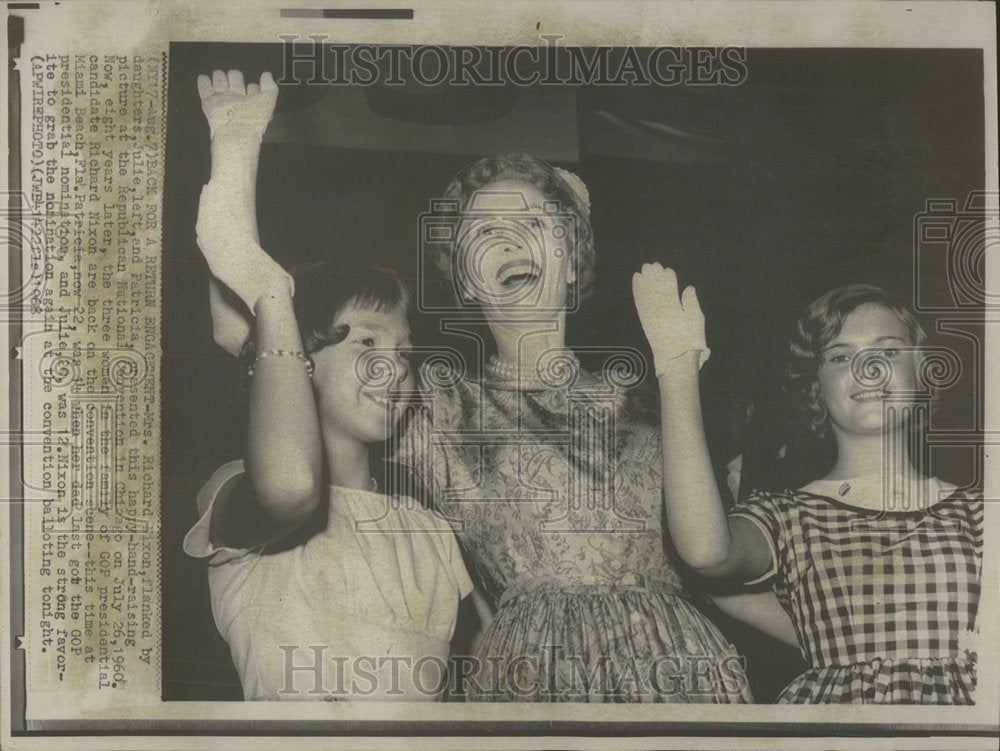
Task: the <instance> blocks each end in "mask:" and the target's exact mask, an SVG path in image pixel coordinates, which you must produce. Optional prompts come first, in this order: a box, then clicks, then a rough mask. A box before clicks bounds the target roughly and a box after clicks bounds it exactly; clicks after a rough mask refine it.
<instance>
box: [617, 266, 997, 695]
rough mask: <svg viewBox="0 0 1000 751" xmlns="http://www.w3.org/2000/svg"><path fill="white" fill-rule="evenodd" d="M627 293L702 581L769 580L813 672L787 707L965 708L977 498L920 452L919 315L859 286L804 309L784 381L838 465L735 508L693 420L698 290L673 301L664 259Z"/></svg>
mask: <svg viewBox="0 0 1000 751" xmlns="http://www.w3.org/2000/svg"><path fill="white" fill-rule="evenodd" d="M633 290H634V294H635V301H636V307H637V309H638V310H639V316H640V319H641V320H642V324H643V328H644V329H645V331H646V334H647V336H648V338H649V340H650V344H651V345H652V347H653V351H654V353H655V355H656V361H657V375H658V376H659V377H660V395H661V399H662V402H663V410H662V421H663V434H664V435H665V436H669V440H666V441H664V452H663V467H664V486H665V493H666V508H667V518H668V522H669V525H670V527H669V528H670V532H671V535H672V537H673V539H674V542H675V544H676V546H677V550H678V552H679V554H680V555H681V557H682V558H683V559H684V560H685V561H686V562H687V563H688V564H689V565H690V566H692V567H693V568H694V569H695V570H697V571H698V572H699V573H700V574H702V575H704V576H709V577H729V578H734V579H738V580H743V581H746V582H751V581H753V580H756V581H765V580H768V579H770V580H771V582H772V587H773V589H774V591H775V593H776V594H777V596H778V599H779V600H780V601H781V603H782V605H783V606H784V607H785V609H786V610H787V611H788V613H789V615H790V616H791V618H792V621H793V623H794V625H795V629H796V632H797V634H798V639H799V645H800V647H801V649H802V654H803V656H804V657H805V659H806V660H807V662H808V663H809V665H810V668H809V669H808V670H807V671H806V672H804V673H803V674H802V675H800V676H799V677H798V678H797V679H795V680H794V681H793V682H792V683H791V684H790V685H789V686H788V687H787V688H786V689H785V690H784V691H783V692H782V694H781V695H780V696H779V698H778V701H779V702H782V703H865V704H875V703H886V704H889V703H897V704H971V703H973V692H974V690H975V687H976V653H975V647H974V644H975V641H974V634H975V631H976V611H977V607H978V601H979V592H980V572H981V566H982V523H983V503H982V497H981V495H979V494H970V493H967V492H963V491H958V490H957V489H956V488H955V487H954V486H951V485H948V484H946V483H944V482H942V481H941V480H938V479H936V478H934V477H928V476H926V475H925V474H924V473H923V471H922V470H923V467H920V466H917V465H916V464H915V463H914V460H913V455H914V452H913V451H912V445H911V444H912V443H913V442H914V441H919V438H920V427H921V425H920V423H922V419H921V418H920V415H921V413H922V412H923V411H924V409H925V405H926V401H927V400H926V399H923V397H924V395H925V394H926V390H925V389H923V388H922V387H921V383H920V375H921V360H922V357H923V355H922V352H921V345H922V344H923V341H924V333H923V330H922V329H921V328H920V326H919V324H918V323H917V321H916V319H915V318H914V316H913V314H912V313H911V312H910V311H909V310H907V309H905V308H903V307H901V306H899V305H897V304H895V303H893V302H892V301H891V300H889V299H888V297H887V296H886V295H885V293H884V292H883V291H882V290H881V289H879V288H878V287H874V286H871V285H861V284H854V285H848V286H846V287H840V288H838V289H835V290H833V291H831V292H828V293H827V294H825V295H823V296H822V297H820V298H819V299H818V300H816V301H815V302H813V303H812V304H811V305H810V306H809V307H808V308H807V309H806V311H805V313H804V314H803V315H802V317H801V318H800V319H799V321H798V324H797V326H796V329H795V333H794V335H793V337H792V340H791V342H790V364H789V369H788V376H789V378H788V388H789V392H790V393H791V394H792V395H793V396H794V397H795V398H797V399H798V400H799V402H800V403H801V404H802V406H803V408H804V409H805V412H806V414H807V415H808V419H809V421H810V424H811V425H812V427H813V429H814V430H815V431H816V432H817V433H820V434H822V433H827V432H828V433H831V434H832V435H833V438H834V440H835V443H836V449H837V457H836V462H835V463H834V465H833V468H832V469H831V470H830V471H829V472H828V473H827V474H826V475H825V476H824V477H822V478H820V479H818V480H815V481H813V482H811V483H809V484H807V485H805V486H804V487H803V488H801V489H799V490H795V491H792V490H787V491H784V492H758V493H755V494H753V495H752V496H751V497H750V498H749V500H748V501H747V502H746V503H744V504H742V505H739V506H737V507H736V508H735V509H733V511H732V512H730V514H729V515H728V518H727V516H726V514H725V512H724V511H723V505H722V503H721V501H720V499H719V492H718V488H717V487H716V484H715V478H714V476H713V474H712V471H711V465H710V463H709V460H708V453H707V450H706V446H705V439H704V434H703V430H702V425H701V411H700V405H699V398H698V367H697V360H698V357H699V354H698V353H699V352H703V351H704V350H705V349H706V347H705V334H704V318H703V317H702V315H701V310H700V308H699V306H698V300H697V297H696V296H695V294H694V290H693V288H691V287H689V288H688V289H687V290H685V292H684V294H683V296H680V297H679V296H678V293H677V279H676V276H675V275H674V273H673V271H671V270H670V269H663V268H662V267H660V266H659V264H653V265H649V264H647V265H645V266H643V270H642V272H641V273H639V274H636V275H635V277H634V280H633ZM921 401H923V402H924V405H922V404H921Z"/></svg>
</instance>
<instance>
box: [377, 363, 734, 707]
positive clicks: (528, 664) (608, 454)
mask: <svg viewBox="0 0 1000 751" xmlns="http://www.w3.org/2000/svg"><path fill="white" fill-rule="evenodd" d="M429 380H430V383H431V385H430V386H429V387H428V389H427V393H426V402H425V404H424V406H423V407H422V408H421V410H420V411H418V412H416V413H415V414H414V415H412V419H411V420H410V422H409V426H408V428H407V430H406V432H405V435H404V437H403V440H402V442H401V445H400V446H399V448H398V450H397V453H396V456H395V457H394V458H395V460H396V461H397V462H398V463H400V464H403V465H405V466H407V467H409V468H410V469H411V471H412V472H413V473H414V474H415V475H417V477H418V478H419V480H420V481H422V482H423V483H424V484H425V486H426V487H427V489H428V490H430V491H431V497H432V498H433V499H434V502H435V505H436V508H437V509H438V510H439V511H440V512H441V513H442V514H443V515H444V516H445V518H447V519H448V521H449V522H450V523H451V525H452V528H453V529H454V530H455V532H456V534H457V535H458V537H459V541H460V542H461V543H462V546H463V548H464V549H465V551H466V552H467V557H468V558H469V560H470V562H471V565H472V566H473V567H474V569H475V572H476V573H477V574H478V578H479V581H480V582H481V583H482V586H483V588H484V590H485V592H484V594H485V595H486V596H487V598H488V599H489V600H491V602H492V604H493V605H494V607H495V608H496V616H495V618H494V620H493V622H492V624H491V625H490V627H489V628H488V629H487V631H486V633H485V634H484V637H483V639H482V641H481V643H480V645H479V647H478V651H477V654H476V655H473V656H472V662H473V664H474V667H475V669H474V670H472V671H470V674H469V675H468V677H467V680H466V682H465V692H464V693H465V696H466V698H468V699H471V700H478V701H589V702H710V703H712V702H714V703H730V702H749V701H752V697H751V695H750V691H749V687H748V682H747V679H746V675H745V672H744V668H743V659H742V658H741V657H740V655H738V654H737V653H736V651H735V649H734V648H733V647H732V646H731V645H730V644H729V643H728V642H727V641H726V640H725V638H724V637H723V636H722V635H721V634H720V633H719V631H718V630H717V629H716V627H715V626H714V625H713V624H712V623H711V621H709V620H708V618H707V617H706V616H705V615H703V614H702V613H701V611H699V610H698V608H697V606H696V604H695V601H694V600H693V599H692V596H691V595H690V594H689V592H688V591H687V590H686V589H685V586H684V583H683V582H682V580H681V577H680V575H679V573H678V568H677V564H676V560H677V559H676V557H675V556H674V554H673V553H672V552H671V550H670V549H669V548H668V545H669V543H668V542H667V540H668V536H667V535H666V534H665V530H664V529H663V527H662V525H661V518H662V514H663V511H662V508H663V504H662V478H661V466H662V460H661V453H660V436H659V428H658V414H659V413H658V399H657V398H656V395H655V394H653V393H652V392H650V391H646V392H643V391H641V390H639V389H635V388H627V387H624V386H620V385H616V384H615V382H614V380H615V379H614V378H610V377H609V378H607V380H605V378H604V377H601V376H593V375H590V374H588V373H585V372H581V373H580V374H579V375H578V376H576V377H574V379H573V381H572V382H571V383H568V384H566V385H564V386H561V387H541V388H537V389H534V390H529V389H520V388H514V387H512V385H511V384H510V383H509V382H504V381H501V380H485V381H481V380H473V379H469V378H462V377H460V376H459V375H458V374H456V373H454V372H449V371H448V369H446V368H445V369H444V370H443V371H442V370H439V371H438V372H437V373H436V374H435V375H434V377H433V378H432V379H428V378H427V377H425V379H424V383H425V384H428V381H429Z"/></svg>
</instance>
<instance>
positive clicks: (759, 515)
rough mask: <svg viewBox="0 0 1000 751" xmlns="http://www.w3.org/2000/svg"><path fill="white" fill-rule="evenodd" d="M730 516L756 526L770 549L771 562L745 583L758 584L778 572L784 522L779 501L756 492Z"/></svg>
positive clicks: (731, 512) (771, 496)
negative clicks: (764, 569)
mask: <svg viewBox="0 0 1000 751" xmlns="http://www.w3.org/2000/svg"><path fill="white" fill-rule="evenodd" d="M729 516H730V517H731V518H734V517H739V518H742V519H746V520H747V521H749V522H751V523H752V524H753V525H754V526H756V527H757V528H758V529H759V530H760V531H761V533H762V534H763V535H764V539H765V540H767V544H768V547H769V548H770V551H771V564H770V565H769V566H768V567H767V570H766V571H765V572H764V573H762V574H761V575H760V576H758V577H757V578H755V579H753V580H751V581H748V582H744V584H746V585H750V584H760V583H761V582H765V581H767V580H768V579H770V578H772V577H773V576H774V575H775V574H777V573H778V566H779V551H781V550H783V549H784V543H783V538H784V524H782V522H781V519H782V513H781V508H780V501H779V499H777V498H776V497H775V496H773V495H771V494H770V493H762V492H756V493H754V494H753V495H751V496H750V497H749V498H747V500H746V501H745V502H743V503H741V504H739V505H738V506H736V507H735V508H733V509H732V510H731V511H730V512H729Z"/></svg>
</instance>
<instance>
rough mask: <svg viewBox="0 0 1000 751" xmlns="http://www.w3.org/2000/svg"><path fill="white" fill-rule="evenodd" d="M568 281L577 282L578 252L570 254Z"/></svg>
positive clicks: (569, 282) (567, 270) (567, 272)
mask: <svg viewBox="0 0 1000 751" xmlns="http://www.w3.org/2000/svg"><path fill="white" fill-rule="evenodd" d="M566 283H567V284H576V253H575V252H574V253H570V254H569V264H568V266H567V268H566Z"/></svg>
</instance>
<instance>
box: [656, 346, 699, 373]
mask: <svg viewBox="0 0 1000 751" xmlns="http://www.w3.org/2000/svg"><path fill="white" fill-rule="evenodd" d="M699 357H700V350H697V349H689V350H685V351H684V352H681V353H680V354H676V355H674V356H673V357H669V358H665V357H663V356H660V357H657V358H655V360H656V362H655V366H656V376H657V378H664V377H666V378H673V377H676V376H678V375H682V374H685V373H694V374H697V373H698V367H699Z"/></svg>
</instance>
